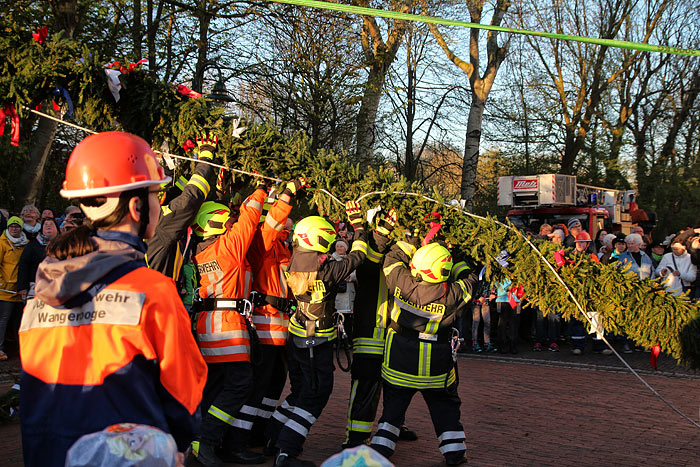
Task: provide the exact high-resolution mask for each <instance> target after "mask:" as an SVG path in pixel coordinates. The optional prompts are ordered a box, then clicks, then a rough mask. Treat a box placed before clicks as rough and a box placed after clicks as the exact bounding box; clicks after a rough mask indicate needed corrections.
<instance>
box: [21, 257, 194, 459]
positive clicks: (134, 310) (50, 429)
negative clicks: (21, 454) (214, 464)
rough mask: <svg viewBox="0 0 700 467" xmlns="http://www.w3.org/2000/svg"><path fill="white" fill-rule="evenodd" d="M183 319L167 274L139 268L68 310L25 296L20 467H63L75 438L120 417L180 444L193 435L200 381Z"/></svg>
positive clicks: (188, 323)
mask: <svg viewBox="0 0 700 467" xmlns="http://www.w3.org/2000/svg"><path fill="white" fill-rule="evenodd" d="M189 321H190V320H189V317H188V316H187V312H186V311H185V308H184V306H183V305H182V301H180V297H179V296H178V293H177V289H176V287H175V284H174V283H173V281H172V279H167V278H166V277H165V276H163V275H162V274H161V273H159V272H157V271H152V270H150V269H147V268H145V267H141V268H138V269H135V270H134V271H132V272H129V273H128V274H126V275H124V276H122V277H121V278H119V279H117V280H116V281H114V282H112V283H111V284H109V285H107V287H105V288H104V289H103V290H102V291H101V292H99V293H98V294H97V295H96V296H95V297H94V298H93V299H92V300H90V301H88V302H86V303H85V304H83V305H80V306H77V307H74V308H54V307H52V306H49V305H48V304H46V303H44V302H42V301H41V300H40V299H38V298H36V299H34V300H30V301H29V302H27V306H26V308H25V310H24V316H23V317H22V327H21V329H20V332H19V340H20V351H21V356H22V369H23V370H24V372H23V375H22V397H23V398H24V402H23V404H24V405H23V407H22V443H23V444H24V449H25V462H27V465H42V466H44V465H57V464H60V465H63V457H61V456H62V455H65V451H67V449H68V447H70V445H71V444H72V443H73V442H75V441H76V440H77V439H78V438H80V437H81V436H82V435H85V434H88V433H92V432H95V431H99V430H101V429H103V428H104V427H106V426H109V425H112V424H115V423H122V422H132V423H143V424H146V425H152V426H155V427H158V428H160V429H161V430H164V431H167V432H169V433H171V434H172V435H173V436H174V437H175V440H176V441H177V443H178V447H179V449H180V450H184V449H185V448H186V447H187V445H188V444H189V443H190V441H191V440H192V439H193V438H194V437H195V436H196V435H197V432H198V431H199V421H200V416H199V404H200V401H201V399H202V391H203V389H204V384H205V382H206V379H207V366H206V365H205V364H204V361H202V356H201V355H199V351H198V349H197V345H196V344H195V341H194V339H193V338H192V332H191V330H190V322H189ZM27 450H29V451H30V452H32V453H33V454H32V455H31V457H32V460H31V461H29V460H27V457H26V456H27Z"/></svg>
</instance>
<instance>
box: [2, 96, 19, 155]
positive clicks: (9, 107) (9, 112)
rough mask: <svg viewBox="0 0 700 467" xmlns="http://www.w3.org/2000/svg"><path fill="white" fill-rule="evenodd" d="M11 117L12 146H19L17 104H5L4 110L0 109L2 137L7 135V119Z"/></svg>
mask: <svg viewBox="0 0 700 467" xmlns="http://www.w3.org/2000/svg"><path fill="white" fill-rule="evenodd" d="M6 117H10V120H11V130H10V144H11V145H13V146H19V115H17V111H16V110H15V104H10V103H9V102H8V103H7V104H5V108H4V109H0V122H2V125H0V136H2V135H4V134H5V118H6Z"/></svg>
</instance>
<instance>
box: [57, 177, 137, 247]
mask: <svg viewBox="0 0 700 467" xmlns="http://www.w3.org/2000/svg"><path fill="white" fill-rule="evenodd" d="M133 197H138V198H140V199H141V204H142V205H143V203H144V200H145V202H146V203H148V189H147V188H139V189H137V190H129V191H123V192H122V193H120V194H119V203H118V204H117V207H116V208H114V211H112V212H111V213H110V214H109V215H107V217H104V218H102V219H98V220H96V221H92V220H86V221H85V223H83V225H81V226H79V227H76V228H75V229H72V230H69V231H68V232H65V233H62V234H59V235H58V236H57V237H56V238H55V239H54V240H52V241H51V242H50V243H49V244H48V245H47V246H46V255H47V256H51V257H52V258H56V259H58V260H61V261H62V260H64V259H69V258H75V257H78V256H83V255H87V254H89V253H92V252H93V251H96V250H97V242H95V239H94V238H93V237H94V236H95V232H97V230H98V229H102V230H108V229H109V228H110V227H114V226H117V225H119V224H121V222H122V221H123V220H124V218H125V217H126V216H127V215H129V200H131V198H133ZM79 202H80V204H82V205H85V206H89V207H99V206H102V205H103V204H105V203H106V202H107V198H106V197H104V196H97V197H93V198H82V199H80V200H79ZM145 213H146V215H147V213H148V210H146V211H145ZM141 214H142V215H141V218H142V219H141V220H142V222H140V223H139V224H140V225H139V230H142V229H143V227H142V224H143V217H144V211H143V210H142V211H141ZM145 222H146V225H148V219H146V220H145Z"/></svg>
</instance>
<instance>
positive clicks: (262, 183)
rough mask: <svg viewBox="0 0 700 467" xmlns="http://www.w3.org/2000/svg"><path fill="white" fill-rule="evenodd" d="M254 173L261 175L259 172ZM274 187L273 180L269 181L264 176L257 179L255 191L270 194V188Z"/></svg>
mask: <svg viewBox="0 0 700 467" xmlns="http://www.w3.org/2000/svg"><path fill="white" fill-rule="evenodd" d="M253 173H255V174H257V175H260V173H259V172H258V171H253ZM271 187H272V180H268V179H267V178H264V177H262V176H258V177H255V189H256V190H263V191H265V193H269V192H270V188H271Z"/></svg>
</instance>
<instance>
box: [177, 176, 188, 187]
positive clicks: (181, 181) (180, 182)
mask: <svg viewBox="0 0 700 467" xmlns="http://www.w3.org/2000/svg"><path fill="white" fill-rule="evenodd" d="M185 185H187V179H186V178H185V176H184V175H180V178H178V179H177V182H175V186H176V187H178V188H179V189H180V191H185Z"/></svg>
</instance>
